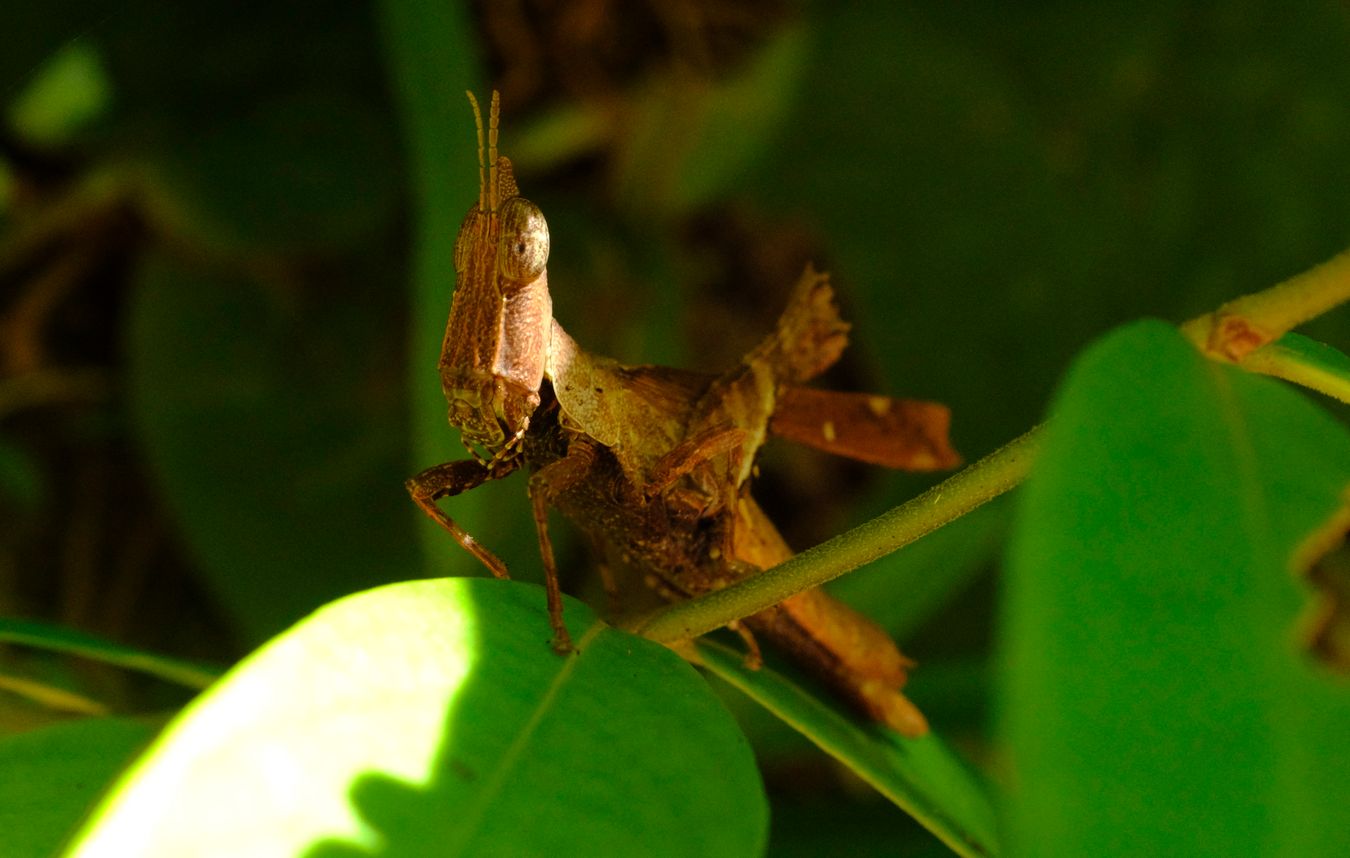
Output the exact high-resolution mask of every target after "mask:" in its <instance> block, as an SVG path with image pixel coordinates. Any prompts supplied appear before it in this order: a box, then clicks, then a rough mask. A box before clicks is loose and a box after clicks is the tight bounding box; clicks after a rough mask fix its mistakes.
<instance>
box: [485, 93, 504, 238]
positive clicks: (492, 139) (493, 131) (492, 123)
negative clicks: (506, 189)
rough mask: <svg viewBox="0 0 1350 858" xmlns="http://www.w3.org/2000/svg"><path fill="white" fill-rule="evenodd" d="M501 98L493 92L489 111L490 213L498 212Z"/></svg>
mask: <svg viewBox="0 0 1350 858" xmlns="http://www.w3.org/2000/svg"><path fill="white" fill-rule="evenodd" d="M501 109H502V104H501V96H499V95H498V94H497V90H495V89H494V90H493V91H492V107H491V109H489V110H488V206H489V209H488V210H489V211H494V212H495V211H496V210H497V203H499V202H500V200H499V199H498V196H499V194H498V190H497V123H498V122H499V121H500V120H501Z"/></svg>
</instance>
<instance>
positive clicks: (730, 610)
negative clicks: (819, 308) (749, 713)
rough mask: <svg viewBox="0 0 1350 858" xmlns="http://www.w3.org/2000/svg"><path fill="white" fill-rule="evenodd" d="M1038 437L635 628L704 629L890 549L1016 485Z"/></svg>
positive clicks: (678, 632) (676, 634)
mask: <svg viewBox="0 0 1350 858" xmlns="http://www.w3.org/2000/svg"><path fill="white" fill-rule="evenodd" d="M1040 436H1041V428H1040V427H1036V428H1034V429H1032V430H1031V431H1030V432H1027V433H1026V434H1025V435H1023V436H1021V437H1020V438H1017V439H1015V440H1013V441H1011V442H1010V443H1008V444H1006V445H1004V446H1003V447H1000V448H999V449H998V450H996V451H994V452H993V453H991V454H989V455H988V456H986V457H984V458H983V459H981V460H980V461H978V462H976V463H975V464H973V465H971V466H970V467H968V468H966V469H965V470H963V471H961V472H960V473H958V474H956V475H955V476H953V477H951V478H950V479H948V480H946V481H944V482H942V483H941V484H939V485H936V486H934V487H933V488H931V489H929V490H928V491H926V492H924V493H923V494H921V495H919V496H918V497H916V498H913V499H912V500H909V501H907V502H906V503H903V504H901V505H900V506H898V507H896V508H895V509H892V510H890V511H889V512H886V513H883V514H882V515H880V516H878V517H876V518H874V519H872V520H871V521H868V522H866V523H864V524H861V525H859V526H858V527H855V528H854V529H852V530H850V531H848V532H847V533H843V534H840V535H839V536H836V537H834V538H833V539H831V540H829V541H827V542H823V543H821V544H820V545H817V546H816V547H814V548H811V549H809V550H807V551H803V552H802V553H801V554H798V555H797V556H795V557H793V558H792V559H791V560H789V561H787V562H786V563H783V564H781V565H779V566H775V567H774V568H773V569H770V570H768V571H766V572H765V573H764V574H762V575H756V576H754V577H753V578H749V579H747V580H745V581H742V582H740V583H738V584H735V585H733V586H731V587H727V588H726V589H725V590H718V591H717V592H715V593H710V594H708V595H707V596H703V597H701V598H698V599H693V600H691V601H688V602H677V603H675V604H673V605H670V606H668V607H666V608H663V609H661V610H659V611H657V612H655V613H653V614H649V615H648V616H647V617H645V618H643V619H642V620H639V621H638V622H637V623H635V624H633V625H632V627H631V631H634V632H637V633H638V634H641V635H644V636H645V637H648V638H651V639H653V640H657V641H662V642H670V641H677V640H680V639H683V638H689V637H694V636H697V635H701V634H704V633H705V632H710V631H712V630H713V629H716V628H720V627H721V626H724V625H726V624H727V623H729V622H731V621H732V620H735V619H739V618H740V617H746V616H749V615H750V614H753V613H755V612H757V611H762V610H764V609H765V608H767V607H769V606H770V605H774V604H777V603H778V602H781V601H783V600H784V599H786V598H787V597H788V596H791V595H792V594H794V593H800V592H802V591H803V590H807V589H810V588H811V587H816V586H819V585H821V584H824V583H825V582H826V581H830V580H832V579H834V578H838V577H839V576H840V575H843V574H844V573H845V572H849V571H852V570H853V569H856V568H858V567H859V566H862V565H864V564H867V563H871V562H872V561H873V560H876V559H877V558H879V557H883V556H885V555H887V554H890V553H891V552H892V551H895V550H896V549H899V548H902V547H903V546H905V545H908V544H909V543H911V542H913V541H915V540H916V539H918V538H919V537H921V536H924V535H925V534H928V533H932V532H933V531H934V530H937V529H938V528H939V527H941V526H942V525H944V524H946V523H948V522H950V521H952V520H953V519H956V518H959V517H960V516H962V515H965V514H966V513H968V512H970V511H971V510H973V509H975V508H976V507H979V506H981V505H983V504H984V503H986V502H988V501H991V500H993V499H994V498H996V497H998V496H999V495H1001V494H1003V493H1004V492H1006V491H1008V490H1009V489H1011V488H1013V487H1014V486H1016V485H1017V484H1018V483H1019V482H1021V481H1022V479H1023V478H1024V477H1025V476H1026V475H1027V471H1028V470H1029V469H1030V467H1031V461H1032V459H1033V458H1034V457H1035V454H1036V448H1037V445H1038V444H1039V442H1040Z"/></svg>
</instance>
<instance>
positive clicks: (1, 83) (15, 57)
mask: <svg viewBox="0 0 1350 858" xmlns="http://www.w3.org/2000/svg"><path fill="white" fill-rule="evenodd" d="M107 6H108V4H107V3H106V2H102V0H57V1H56V2H52V3H6V4H4V6H3V8H0V33H4V34H5V50H3V51H0V100H2V101H3V102H9V101H10V100H11V99H13V98H14V97H15V96H17V95H18V94H19V91H20V89H21V88H22V87H24V86H25V85H28V84H29V83H30V82H31V81H32V80H33V79H34V78H37V77H39V76H40V75H41V74H42V73H43V72H44V71H45V70H46V69H45V66H44V63H46V62H47V61H48V60H50V58H51V57H52V56H53V55H54V54H56V53H57V52H58V51H59V50H60V49H61V46H62V45H64V44H68V43H69V42H70V41H71V40H73V39H76V38H78V37H79V36H80V35H81V33H84V32H86V31H87V30H88V28H90V27H91V26H93V25H95V24H97V23H99V21H100V20H101V19H103V18H105V17H106V15H107V14H108V13H107Z"/></svg>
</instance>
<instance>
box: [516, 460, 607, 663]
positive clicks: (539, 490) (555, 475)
mask: <svg viewBox="0 0 1350 858" xmlns="http://www.w3.org/2000/svg"><path fill="white" fill-rule="evenodd" d="M595 456H596V444H595V441H593V440H592V439H591V438H589V437H587V436H576V437H574V438H573V439H572V440H571V441H570V442H569V443H568V445H567V454H566V455H564V456H563V457H562V458H561V459H557V460H555V461H552V462H549V463H548V464H547V465H545V466H544V467H543V468H541V469H540V470H539V471H538V472H536V473H535V474H534V476H532V477H530V488H529V492H530V505H531V507H532V508H533V510H534V529H535V532H536V533H538V535H539V556H540V557H541V558H542V559H543V561H544V585H545V588H546V591H547V593H548V619H549V622H550V623H552V625H553V648H554V649H555V650H557V651H558V652H560V653H567V652H571V651H572V638H571V636H570V635H569V634H568V633H567V626H566V625H564V624H563V605H562V589H561V588H560V587H559V586H558V564H557V561H556V560H555V559H554V557H553V540H552V539H550V538H549V535H548V508H549V507H550V506H551V505H552V504H553V501H554V499H555V498H557V497H558V496H559V495H561V494H562V493H563V492H565V491H567V490H568V489H570V488H572V487H573V486H575V485H577V484H578V483H580V482H581V481H582V480H583V479H585V478H586V474H587V473H588V472H589V471H590V470H591V466H592V465H593V464H595Z"/></svg>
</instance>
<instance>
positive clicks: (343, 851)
mask: <svg viewBox="0 0 1350 858" xmlns="http://www.w3.org/2000/svg"><path fill="white" fill-rule="evenodd" d="M567 612H568V613H567V618H568V621H569V626H570V628H571V630H572V633H573V637H574V639H575V640H576V641H577V644H578V646H579V649H580V652H579V653H578V654H575V655H570V656H565V657H564V656H559V655H557V654H555V653H554V652H553V651H552V649H551V647H550V645H549V638H550V632H549V628H548V621H547V618H546V615H545V611H544V598H543V593H542V591H541V590H540V589H539V588H537V587H533V586H528V585H522V584H515V583H511V582H503V581H494V580H488V579H463V578H461V579H442V580H435V581H421V582H415V583H408V584H398V585H392V586H389V587H384V588H381V589H378V590H373V591H370V592H366V593H362V594H359V595H356V596H352V597H349V598H347V599H344V600H342V601H340V602H337V603H334V604H332V605H329V606H327V607H325V608H324V609H322V610H321V611H319V612H318V613H316V614H315V615H314V616H312V617H311V618H309V619H307V620H306V621H304V622H303V623H301V624H299V625H298V626H296V627H295V628H293V629H291V630H290V631H288V632H287V633H285V634H284V635H282V636H280V637H279V638H277V639H276V640H274V641H272V642H271V643H269V644H268V645H267V646H265V647H263V648H262V649H261V650H259V651H257V652H256V653H254V654H253V655H252V656H250V657H249V658H248V659H246V660H245V661H244V662H243V663H241V664H240V665H239V666H238V667H237V668H236V669H235V670H233V671H231V672H230V673H229V674H227V675H226V676H225V677H224V678H223V679H222V680H221V681H220V682H219V683H218V684H217V685H215V686H213V687H212V688H211V689H210V690H209V691H207V692H206V693H205V694H203V695H202V696H201V697H200V698H198V699H197V701H195V702H194V703H193V704H192V705H191V706H189V707H188V709H187V710H185V712H184V713H183V715H182V716H181V717H179V718H178V719H177V720H176V721H175V722H174V723H173V724H171V725H170V726H169V727H168V728H167V729H166V731H165V733H164V734H163V735H162V736H161V738H160V739H159V740H158V741H157V742H156V743H155V745H154V746H153V747H152V748H151V749H150V750H149V751H148V752H147V753H146V755H145V756H144V757H143V758H142V759H141V760H140V761H138V762H137V764H136V765H135V766H134V767H133V768H132V770H131V771H130V772H129V774H128V775H127V776H126V778H125V779H124V780H123V781H122V782H121V783H120V784H119V785H118V786H117V788H116V789H115V791H114V792H113V793H112V794H111V796H110V798H109V799H108V801H107V802H106V803H105V804H104V805H103V806H102V807H101V808H100V809H99V811H98V812H97V813H96V815H95V817H94V819H93V820H92V822H91V824H90V825H89V827H88V828H87V829H86V830H85V831H84V833H83V836H82V837H81V839H80V841H79V844H78V847H77V848H76V849H75V851H74V853H73V854H75V855H110V856H112V855H116V856H122V855H140V856H157V855H164V856H180V855H185V854H192V855H252V856H267V855H277V856H281V855H287V856H290V855H297V854H306V855H309V856H358V855H376V854H378V855H426V854H452V855H453V854H487V853H494V854H510V855H577V854H607V855H631V854H644V855H749V854H754V853H755V852H756V851H758V849H759V848H761V847H762V844H763V840H764V832H765V827H766V811H765V802H764V795H763V792H762V787H761V786H760V783H759V775H758V772H757V771H756V770H755V766H754V761H753V758H752V757H751V754H750V751H749V747H748V745H746V743H745V740H744V738H743V737H742V736H741V735H740V734H739V732H738V731H737V730H736V728H735V724H734V722H733V721H732V720H731V717H730V716H729V715H728V714H727V712H726V710H725V709H723V708H722V706H721V705H720V704H719V703H718V702H717V700H716V698H715V697H714V696H713V695H712V694H711V693H710V692H709V690H708V688H707V685H706V683H704V682H703V680H702V679H701V678H699V676H698V675H697V674H696V673H695V672H694V671H693V669H691V668H690V667H689V666H688V665H687V664H685V663H684V662H683V661H681V660H680V659H679V658H678V657H676V656H675V654H674V653H672V652H670V651H669V650H667V649H665V648H664V647H660V646H657V645H655V644H652V643H650V642H647V641H643V640H641V639H638V638H634V637H632V636H630V635H626V634H623V633H620V632H616V631H613V630H610V629H608V628H606V627H605V626H603V625H602V624H600V623H598V622H597V621H596V620H595V619H594V616H593V615H592V614H591V613H590V612H589V611H587V610H586V608H585V607H584V606H583V605H581V604H580V603H578V602H569V604H568V606H567Z"/></svg>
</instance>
